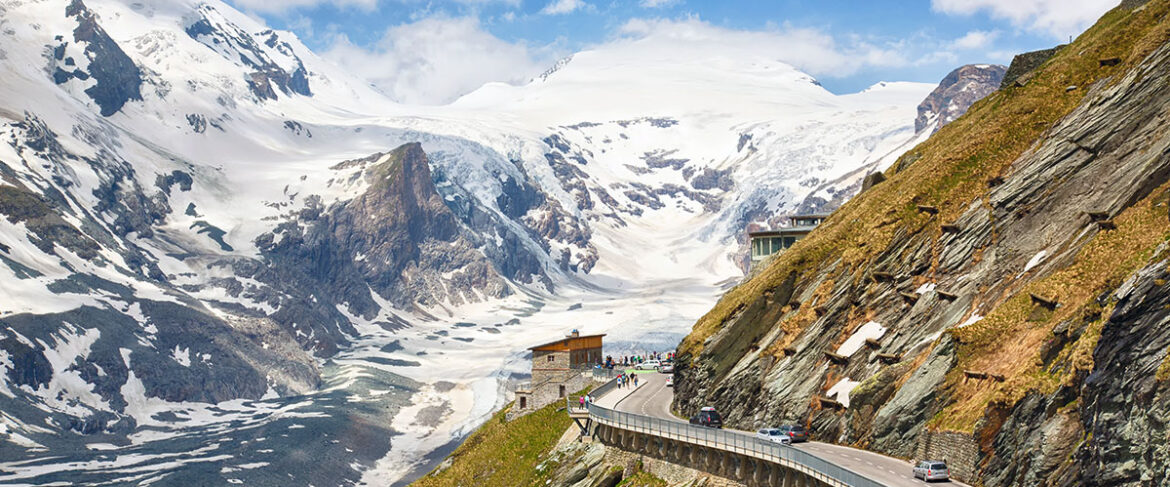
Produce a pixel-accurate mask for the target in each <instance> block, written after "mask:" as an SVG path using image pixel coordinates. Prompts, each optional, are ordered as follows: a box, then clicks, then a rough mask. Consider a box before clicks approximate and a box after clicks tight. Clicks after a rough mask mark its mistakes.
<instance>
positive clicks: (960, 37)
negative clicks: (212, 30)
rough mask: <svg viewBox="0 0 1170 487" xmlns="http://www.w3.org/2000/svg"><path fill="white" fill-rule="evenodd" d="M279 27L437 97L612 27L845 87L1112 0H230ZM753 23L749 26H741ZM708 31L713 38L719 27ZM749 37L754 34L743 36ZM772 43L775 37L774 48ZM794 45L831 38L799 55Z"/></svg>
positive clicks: (981, 59) (521, 69)
mask: <svg viewBox="0 0 1170 487" xmlns="http://www.w3.org/2000/svg"><path fill="white" fill-rule="evenodd" d="M228 1H229V3H231V4H233V5H234V6H236V7H237V8H239V9H240V10H242V11H245V12H247V13H249V14H251V15H254V16H257V17H260V18H262V19H263V20H264V21H265V22H266V23H268V24H269V25H271V26H273V27H276V28H280V29H287V30H291V31H293V32H295V33H297V35H298V36H300V37H301V39H302V40H303V41H304V42H305V43H306V44H307V45H308V46H309V47H310V48H312V49H314V50H315V51H316V52H318V53H319V54H321V55H322V56H323V57H325V58H327V59H330V60H332V61H333V62H335V63H337V64H339V65H342V66H343V67H346V68H349V69H350V71H352V72H354V73H355V74H356V75H358V76H359V77H363V78H365V79H366V80H368V81H369V82H371V83H372V84H374V85H375V86H378V87H379V88H381V89H382V90H383V91H385V92H387V93H388V94H390V95H391V96H392V97H395V98H397V99H399V100H401V101H405V102H410V103H445V102H448V101H450V100H452V99H454V98H456V97H458V96H459V95H462V94H465V93H466V92H469V91H471V90H474V89H475V88H476V87H478V86H480V85H482V84H483V83H484V82H488V81H504V82H511V83H523V82H525V81H526V80H528V79H530V78H531V77H532V76H534V75H536V74H539V73H540V72H541V71H543V68H544V67H546V66H548V65H551V64H552V63H553V62H555V60H556V59H558V58H560V57H563V56H565V55H568V54H571V53H572V52H575V51H578V50H582V49H588V48H592V47H597V46H604V45H606V44H607V43H611V42H614V41H615V40H618V39H621V38H629V37H637V36H645V35H652V34H654V33H655V31H670V30H671V29H682V28H686V29H703V30H705V32H706V33H707V34H709V35H710V36H711V37H712V38H713V39H722V38H727V39H740V40H739V41H735V40H729V41H728V42H747V41H744V39H760V38H761V37H760V36H765V37H767V36H772V37H774V38H775V39H776V41H777V42H776V43H761V45H760V49H771V50H773V51H776V52H775V56H776V58H777V59H779V60H782V61H786V62H789V63H790V64H793V65H796V67H798V68H800V69H802V70H804V71H806V72H809V73H810V74H812V75H813V76H815V77H816V78H817V79H818V80H820V81H821V83H822V84H823V85H824V86H825V87H826V88H828V89H829V90H831V91H833V92H836V93H850V92H855V91H859V90H861V89H864V88H865V87H867V86H870V85H872V84H873V83H875V82H878V81H922V82H931V83H934V82H937V81H938V80H940V79H941V78H942V77H943V76H945V75H946V73H947V72H949V71H950V70H951V69H953V68H955V67H957V66H960V65H962V64H968V63H1000V64H1007V63H1008V62H1010V61H1011V57H1012V55H1013V54H1015V53H1018V52H1023V51H1028V50H1034V49H1041V48H1047V47H1051V46H1052V45H1054V44H1057V43H1061V42H1067V41H1068V38H1069V36H1076V35H1079V34H1080V33H1081V32H1083V31H1084V29H1085V28H1087V27H1088V26H1089V25H1091V24H1092V23H1093V22H1094V21H1095V20H1096V19H1097V18H1098V17H1099V16H1100V15H1101V14H1102V13H1104V12H1105V11H1107V10H1108V9H1109V8H1112V7H1113V6H1114V5H1116V3H1117V0H908V1H886V0H871V1H857V0H821V1H815V0H772V1H765V0H723V1H699V0H628V1H615V0H228ZM742 33H753V34H759V35H754V36H741V35H737V34H742ZM713 42H720V41H719V40H715V41H713ZM753 42H754V41H753ZM778 46H780V47H779V48H778ZM800 52H827V53H831V55H829V56H821V59H809V58H808V56H801V55H800V54H799V53H800Z"/></svg>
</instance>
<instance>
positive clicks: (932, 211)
mask: <svg viewBox="0 0 1170 487" xmlns="http://www.w3.org/2000/svg"><path fill="white" fill-rule="evenodd" d="M918 211H919V212H922V213H929V214H931V215H937V214H938V208H937V207H934V206H930V205H918Z"/></svg>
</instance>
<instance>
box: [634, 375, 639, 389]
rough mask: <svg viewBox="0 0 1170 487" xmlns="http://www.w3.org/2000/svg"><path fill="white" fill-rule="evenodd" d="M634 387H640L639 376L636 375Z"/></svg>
mask: <svg viewBox="0 0 1170 487" xmlns="http://www.w3.org/2000/svg"><path fill="white" fill-rule="evenodd" d="M634 387H638V376H636V375H635V376H634Z"/></svg>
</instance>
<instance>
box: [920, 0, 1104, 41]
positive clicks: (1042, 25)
mask: <svg viewBox="0 0 1170 487" xmlns="http://www.w3.org/2000/svg"><path fill="white" fill-rule="evenodd" d="M930 3H931V8H933V9H934V10H936V11H938V12H943V13H946V14H951V15H973V14H975V13H978V12H987V14H988V15H990V16H991V17H993V18H998V19H1005V20H1008V21H1010V22H1011V23H1012V25H1014V26H1016V27H1018V28H1026V29H1029V30H1033V31H1038V32H1040V33H1044V34H1048V35H1051V36H1053V37H1056V38H1058V39H1066V38H1068V36H1070V35H1072V36H1075V35H1078V34H1080V33H1081V32H1084V30H1085V29H1086V28H1088V27H1089V26H1090V25H1092V24H1093V22H1096V21H1097V19H1098V18H1100V17H1101V15H1102V14H1104V13H1105V12H1107V11H1108V10H1109V9H1111V8H1113V7H1115V6H1117V3H1118V0H931V2H930Z"/></svg>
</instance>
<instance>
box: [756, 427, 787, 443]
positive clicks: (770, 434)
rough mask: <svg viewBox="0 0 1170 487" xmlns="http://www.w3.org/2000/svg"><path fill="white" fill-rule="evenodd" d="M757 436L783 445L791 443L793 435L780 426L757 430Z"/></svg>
mask: <svg viewBox="0 0 1170 487" xmlns="http://www.w3.org/2000/svg"><path fill="white" fill-rule="evenodd" d="M756 438H759V439H761V440H767V441H771V442H773V443H779V444H781V445H791V444H792V437H791V436H788V434H787V433H785V432H783V431H781V430H780V428H764V429H762V430H759V431H757V432H756Z"/></svg>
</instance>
